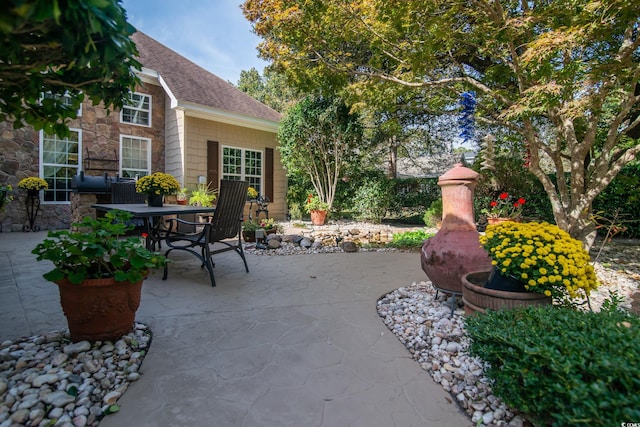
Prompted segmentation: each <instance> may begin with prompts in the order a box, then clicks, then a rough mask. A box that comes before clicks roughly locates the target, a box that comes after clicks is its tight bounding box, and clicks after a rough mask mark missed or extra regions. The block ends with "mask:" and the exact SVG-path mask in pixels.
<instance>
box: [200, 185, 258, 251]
mask: <svg viewBox="0 0 640 427" xmlns="http://www.w3.org/2000/svg"><path fill="white" fill-rule="evenodd" d="M248 188H249V183H248V182H247V181H231V180H227V179H223V180H222V181H220V191H219V192H218V200H217V203H216V211H215V212H214V214H213V219H212V220H211V232H210V233H209V241H210V242H217V241H219V240H223V239H229V238H231V237H235V236H237V235H238V233H240V230H241V226H242V223H241V222H240V220H241V219H242V214H243V211H244V204H245V203H246V201H247V189H248Z"/></svg>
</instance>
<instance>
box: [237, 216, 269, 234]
mask: <svg viewBox="0 0 640 427" xmlns="http://www.w3.org/2000/svg"><path fill="white" fill-rule="evenodd" d="M275 227H276V224H275V220H274V219H273V218H261V219H257V220H256V219H250V220H249V221H244V222H243V223H242V231H256V230H271V229H273V228H275Z"/></svg>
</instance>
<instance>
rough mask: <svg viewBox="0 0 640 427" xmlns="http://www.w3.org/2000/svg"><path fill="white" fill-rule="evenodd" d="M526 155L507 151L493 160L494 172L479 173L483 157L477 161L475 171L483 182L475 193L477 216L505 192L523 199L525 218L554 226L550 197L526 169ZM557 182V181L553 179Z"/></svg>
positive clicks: (480, 181) (483, 171)
mask: <svg viewBox="0 0 640 427" xmlns="http://www.w3.org/2000/svg"><path fill="white" fill-rule="evenodd" d="M523 156H524V154H523V153H522V152H521V151H519V150H517V149H515V148H514V150H504V151H501V152H499V153H498V154H496V156H495V157H494V169H493V170H479V168H480V163H481V162H482V161H483V158H482V157H479V158H476V163H475V165H474V166H473V168H474V169H476V170H479V172H480V179H479V180H478V185H477V186H476V188H475V191H474V212H475V213H476V216H479V214H480V213H481V212H482V210H483V209H487V208H488V207H489V206H490V203H491V201H492V200H497V199H498V197H499V196H500V194H501V193H502V192H506V193H508V194H512V195H515V196H517V197H522V198H524V199H525V200H526V203H525V204H524V206H523V207H522V216H523V217H524V218H527V219H528V218H530V219H535V220H538V221H546V222H550V223H553V222H554V218H553V212H552V210H551V203H550V201H549V197H548V196H547V194H546V193H545V192H544V189H543V188H542V184H541V183H540V181H539V180H538V179H537V178H536V177H535V176H534V175H533V174H532V173H531V171H530V170H529V169H528V168H525V167H524V165H523V162H524V160H523ZM552 179H554V181H555V177H552Z"/></svg>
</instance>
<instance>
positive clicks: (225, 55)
mask: <svg viewBox="0 0 640 427" xmlns="http://www.w3.org/2000/svg"><path fill="white" fill-rule="evenodd" d="M241 2H242V0H214V1H202V0H123V1H122V5H123V7H124V8H125V10H126V11H127V20H128V21H129V22H130V23H131V24H132V25H133V26H135V27H136V28H137V29H138V30H140V31H142V32H143V33H146V34H147V35H149V36H150V37H152V38H154V39H156V40H157V41H159V42H160V43H162V44H163V45H165V46H167V47H168V48H170V49H172V50H174V51H176V52H178V53H179V54H180V55H182V56H184V57H186V58H188V59H190V60H191V61H193V62H195V63H196V64H198V65H200V66H201V67H203V68H205V69H207V70H208V71H210V72H212V73H213V74H215V75H216V76H218V77H220V78H222V79H224V80H228V81H230V82H232V83H234V84H236V83H237V82H238V79H239V78H240V71H242V70H249V69H251V67H254V68H256V69H257V70H258V71H259V72H260V74H262V70H263V68H264V67H265V66H266V65H267V63H266V62H264V61H263V60H261V59H259V58H258V53H257V51H256V46H257V45H258V43H259V42H260V38H259V37H258V36H256V35H255V34H253V33H252V32H251V25H250V23H249V21H247V20H246V19H245V17H244V16H243V15H242V10H241V9H240V4H241Z"/></svg>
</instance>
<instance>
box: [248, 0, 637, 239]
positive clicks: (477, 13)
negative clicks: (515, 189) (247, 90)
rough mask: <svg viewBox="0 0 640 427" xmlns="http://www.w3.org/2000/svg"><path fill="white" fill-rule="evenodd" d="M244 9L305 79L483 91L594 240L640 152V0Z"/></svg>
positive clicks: (482, 103) (448, 98) (468, 0)
mask: <svg viewBox="0 0 640 427" xmlns="http://www.w3.org/2000/svg"><path fill="white" fill-rule="evenodd" d="M243 9H244V13H245V16H246V17H247V19H249V20H250V21H251V22H252V24H253V28H254V30H255V32H256V33H257V34H258V35H259V36H261V37H262V38H263V42H262V43H261V45H260V52H261V55H262V57H264V58H266V59H267V60H270V61H273V64H274V66H275V67H280V68H283V69H286V70H287V73H288V75H290V76H292V77H291V78H292V79H295V80H296V81H298V82H301V83H303V84H306V85H308V86H314V85H324V86H327V85H330V86H336V85H337V86H342V87H346V88H347V89H348V90H350V92H351V93H354V94H356V95H357V94H358V93H362V92H364V91H365V89H363V88H368V90H370V91H373V90H375V85H376V84H377V83H379V82H380V81H386V82H392V83H395V84H397V85H401V86H405V87H412V88H416V90H424V89H429V93H430V94H431V97H432V98H434V99H435V100H436V101H434V102H433V104H434V105H435V104H438V103H439V105H440V106H441V108H442V111H447V110H448V109H451V108H452V105H454V104H455V102H456V101H457V99H458V98H459V95H460V94H461V93H463V92H465V91H469V90H471V91H474V92H475V93H476V95H477V99H478V105H477V113H476V116H477V119H478V121H479V122H480V123H484V124H485V125H490V126H494V127H499V128H503V129H505V131H509V132H512V133H516V134H517V135H518V136H519V138H520V139H521V141H522V142H523V144H524V145H525V146H526V149H527V150H528V152H529V155H530V161H529V168H530V170H531V172H532V173H533V174H534V175H535V176H536V177H537V179H538V180H539V181H540V182H541V183H542V185H543V187H544V189H545V192H546V194H547V195H548V197H549V199H550V202H551V206H552V209H553V214H554V218H555V221H556V223H557V224H558V225H559V226H560V227H561V228H562V229H564V230H566V231H568V232H569V233H570V234H571V235H572V236H573V237H575V238H578V239H581V240H583V242H585V244H586V245H589V244H590V243H591V242H592V239H593V238H594V237H595V231H594V227H593V222H592V221H591V220H590V216H591V204H592V202H593V200H594V199H595V197H596V196H597V195H598V194H599V193H600V192H602V190H603V189H604V188H606V186H607V185H608V184H609V183H610V182H611V181H612V180H613V178H614V177H615V176H616V174H617V173H618V172H619V171H620V170H621V168H622V167H623V166H624V165H625V164H627V163H629V162H630V161H632V160H633V159H634V158H635V157H636V156H637V154H638V153H639V152H640V140H638V130H639V129H640V118H639V117H640V116H639V114H638V113H639V111H640V90H639V89H640V88H639V85H638V81H639V79H640V48H639V46H640V38H639V36H638V34H639V31H640V2H637V1H628V0H604V1H596V0H571V1H567V0H527V1H525V0H463V1H454V0H443V1H438V2H434V1H430V0H402V1H400V0H396V1H388V0H351V1H347V2H345V1H341V0H327V1H324V2H315V3H313V2H311V3H309V2H305V3H302V2H299V3H298V2H286V3H283V2H281V1H278V0H246V1H245V3H244V4H243ZM545 160H549V161H550V162H551V163H552V164H553V169H554V170H545V168H543V165H544V162H545ZM551 173H554V174H555V175H556V176H558V177H565V178H566V179H557V180H554V179H552V176H551Z"/></svg>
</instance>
